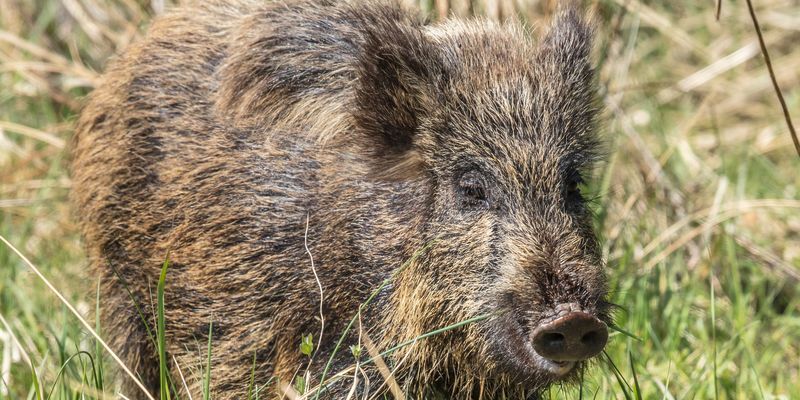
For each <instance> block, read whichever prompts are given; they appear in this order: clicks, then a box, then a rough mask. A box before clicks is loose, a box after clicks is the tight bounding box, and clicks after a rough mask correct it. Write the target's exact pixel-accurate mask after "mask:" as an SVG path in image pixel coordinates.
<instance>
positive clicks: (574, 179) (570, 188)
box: [566, 173, 584, 208]
mask: <svg viewBox="0 0 800 400" xmlns="http://www.w3.org/2000/svg"><path fill="white" fill-rule="evenodd" d="M583 183H584V180H583V177H581V175H580V174H579V173H574V174H572V175H571V176H570V177H569V178H567V182H566V197H567V203H568V204H569V206H570V207H571V208H579V207H580V206H582V205H583V195H582V194H581V188H580V186H581V185H582V184H583Z"/></svg>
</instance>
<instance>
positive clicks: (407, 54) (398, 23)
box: [354, 18, 442, 177]
mask: <svg viewBox="0 0 800 400" xmlns="http://www.w3.org/2000/svg"><path fill="white" fill-rule="evenodd" d="M370 22H372V23H371V24H370V26H369V27H367V28H366V32H365V33H364V45H363V47H362V51H361V53H360V56H359V60H358V67H357V71H358V85H357V88H356V92H355V101H356V107H355V108H356V109H355V110H354V117H355V123H356V126H357V128H358V129H359V130H360V132H359V137H358V140H359V141H361V142H362V143H363V145H364V147H365V151H367V152H368V153H370V156H371V157H374V158H375V160H376V165H375V166H376V167H377V170H378V171H384V173H383V175H386V176H395V177H401V176H406V175H408V174H409V173H412V172H413V171H414V170H415V169H417V167H419V166H420V164H421V161H420V160H419V157H418V155H417V154H416V152H415V151H414V141H415V137H416V135H417V133H418V131H419V123H420V116H421V115H422V114H423V113H425V112H426V110H430V109H431V105H432V104H434V100H433V97H434V90H433V88H434V87H435V86H436V81H437V80H438V79H441V75H442V68H441V63H439V62H438V61H437V59H438V58H437V56H436V51H435V49H434V46H433V44H432V43H430V42H429V41H428V40H427V39H426V38H425V37H424V34H423V32H422V30H421V26H420V25H419V24H418V23H416V24H415V23H414V22H410V21H408V20H407V19H406V20H403V19H394V18H381V19H379V20H377V21H375V20H373V21H370Z"/></svg>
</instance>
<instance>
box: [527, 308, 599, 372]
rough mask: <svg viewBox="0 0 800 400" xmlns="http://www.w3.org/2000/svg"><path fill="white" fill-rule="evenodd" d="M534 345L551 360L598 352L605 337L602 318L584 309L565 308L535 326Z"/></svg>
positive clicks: (535, 348)
mask: <svg viewBox="0 0 800 400" xmlns="http://www.w3.org/2000/svg"><path fill="white" fill-rule="evenodd" d="M532 338H533V348H534V350H536V352H537V353H538V354H539V355H540V356H542V357H544V358H546V359H549V360H553V361H582V360H586V359H589V358H591V357H594V356H595V355H597V354H598V353H600V352H601V351H602V350H603V348H604V347H605V345H606V341H608V329H607V327H606V324H605V323H604V322H603V321H600V320H599V319H598V318H597V317H594V316H592V315H590V314H588V313H586V312H583V311H568V312H566V313H561V314H559V315H558V316H557V317H556V318H555V319H553V320H551V321H548V322H545V323H543V324H541V325H539V326H538V327H537V328H536V329H534V331H533V334H532Z"/></svg>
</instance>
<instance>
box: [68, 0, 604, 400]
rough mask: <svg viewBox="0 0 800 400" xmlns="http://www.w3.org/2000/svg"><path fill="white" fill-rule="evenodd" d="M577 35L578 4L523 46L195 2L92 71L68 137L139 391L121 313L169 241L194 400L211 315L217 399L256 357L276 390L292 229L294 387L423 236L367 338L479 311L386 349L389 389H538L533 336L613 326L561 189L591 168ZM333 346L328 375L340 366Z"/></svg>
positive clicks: (175, 324)
mask: <svg viewBox="0 0 800 400" xmlns="http://www.w3.org/2000/svg"><path fill="white" fill-rule="evenodd" d="M590 39H591V31H590V29H589V28H588V26H587V25H586V24H585V23H584V22H582V21H581V19H580V18H579V16H578V14H577V12H576V11H574V10H566V11H563V12H562V13H560V14H559V17H557V20H556V21H555V23H554V25H553V27H552V28H551V30H550V32H549V33H547V35H545V36H544V37H543V39H542V40H541V42H540V43H538V44H537V43H535V42H534V41H533V40H532V39H531V38H530V37H529V35H528V34H527V33H526V32H525V31H524V30H523V29H522V28H521V27H520V26H518V25H517V24H515V23H507V24H502V25H501V24H494V23H489V22H486V21H480V20H476V21H460V20H453V21H448V22H444V23H442V24H438V25H424V24H423V23H421V22H420V21H419V20H418V19H417V18H416V17H414V16H413V15H412V14H411V13H409V12H406V11H404V10H402V9H400V8H398V7H397V6H395V5H391V4H383V3H373V2H369V3H362V2H353V3H337V2H333V1H326V0H313V1H289V2H286V3H271V2H263V1H260V0H259V1H257V0H236V1H231V2H227V1H225V2H224V1H211V2H201V3H200V4H198V5H194V6H189V7H184V8H179V9H176V10H174V11H173V12H171V13H169V14H167V15H166V16H163V17H161V18H159V19H158V20H157V21H156V22H154V24H153V26H152V27H151V28H150V30H149V33H148V34H147V36H146V38H145V39H144V40H142V41H140V42H138V43H136V44H134V45H133V46H132V47H131V48H130V49H128V50H127V51H126V53H125V54H124V55H122V56H121V57H119V59H117V60H114V61H113V62H112V63H111V65H110V66H109V68H108V71H107V72H106V74H105V76H104V81H103V83H102V85H100V87H99V88H98V89H97V90H96V91H95V92H94V93H93V94H92V95H91V96H90V98H89V100H88V103H87V105H86V107H85V109H84V110H83V112H82V115H81V118H80V121H79V123H78V127H77V134H76V137H75V141H74V149H73V155H74V162H73V165H72V171H73V177H74V193H73V198H74V203H75V206H76V210H77V214H78V215H79V218H80V220H81V223H82V227H83V233H84V237H85V240H86V244H87V249H88V254H89V258H90V260H91V264H92V271H93V272H95V273H97V274H99V275H100V276H101V277H102V296H103V300H102V313H103V319H104V321H105V328H104V329H105V333H106V336H107V337H109V338H110V339H111V341H112V342H113V346H114V348H115V349H117V350H118V351H119V353H120V355H121V356H122V358H123V360H125V361H126V362H127V364H128V365H129V366H130V367H131V368H132V369H133V370H134V371H136V372H137V373H138V374H140V375H141V377H142V381H143V382H144V383H145V384H146V385H147V386H148V387H149V388H151V390H153V392H154V393H156V389H157V387H158V376H157V371H158V369H157V362H156V361H155V360H156V358H155V354H156V353H155V350H154V348H153V346H152V345H151V342H150V341H149V339H148V338H147V334H146V331H145V328H144V325H143V324H142V322H141V321H140V318H139V316H138V314H137V313H136V310H135V308H134V306H133V304H134V300H135V301H136V302H138V303H139V304H140V305H141V306H142V308H143V310H144V312H145V314H146V315H147V317H148V319H149V320H148V323H149V324H150V325H151V326H154V319H153V318H152V315H153V313H154V311H153V310H154V307H153V303H154V300H153V292H154V291H155V286H156V283H157V280H158V276H159V271H160V267H161V264H162V262H163V260H164V258H165V257H166V256H167V254H169V258H170V260H171V262H172V266H171V268H170V270H169V274H168V278H167V288H166V317H167V345H168V349H167V350H168V354H169V357H170V360H172V357H174V358H175V359H176V360H177V362H178V363H179V364H180V366H181V369H182V370H183V371H184V375H188V376H187V381H188V384H189V389H190V391H192V392H194V397H195V398H199V394H198V391H199V390H200V378H199V376H200V373H199V368H200V366H201V365H202V363H203V361H204V350H203V349H204V347H205V343H206V340H207V338H206V335H207V331H208V324H209V323H210V322H211V321H213V323H214V335H213V348H214V349H213V360H212V363H213V365H212V368H213V372H212V392H213V394H214V398H216V399H234V398H243V396H244V394H245V393H246V390H247V387H248V382H249V379H250V371H251V368H252V365H253V359H254V357H255V363H256V364H255V365H256V369H255V381H256V383H259V384H263V383H265V382H266V381H267V380H268V379H269V378H270V377H271V376H273V375H274V376H277V377H279V378H280V379H281V380H282V381H283V382H288V381H290V380H291V379H292V376H293V375H294V374H295V373H296V372H297V371H298V369H300V370H301V371H302V368H304V367H305V363H307V357H305V356H303V355H302V354H300V352H299V350H298V346H299V343H300V338H301V336H302V335H304V334H314V337H315V340H314V341H315V342H316V338H317V336H318V334H319V331H320V320H319V316H318V314H319V313H318V307H319V302H320V292H319V289H318V287H317V282H316V280H315V279H314V275H313V272H312V269H311V263H310V259H309V256H308V254H307V252H306V249H305V246H304V242H305V239H306V235H305V228H306V221H307V220H308V221H309V231H308V235H307V240H308V244H309V250H310V253H311V254H312V255H313V257H314V260H315V266H316V269H317V272H318V275H319V279H320V283H321V285H322V287H323V293H324V300H323V304H324V310H323V315H324V317H325V330H324V335H323V337H322V341H321V344H322V345H321V347H320V349H319V352H318V353H317V354H316V355H315V357H314V363H313V364H312V365H311V367H310V369H311V372H312V373H311V377H312V379H319V376H320V373H321V370H322V368H323V367H324V363H325V361H326V360H327V359H328V357H329V356H330V354H331V351H332V349H333V347H334V344H335V342H336V340H337V339H338V337H339V335H340V333H341V332H342V330H343V329H344V326H345V325H346V324H347V322H348V321H349V320H350V318H351V317H352V316H353V315H354V314H355V312H356V310H357V309H358V307H359V305H360V304H361V303H362V302H363V301H364V300H365V299H366V298H367V297H368V296H369V294H370V292H371V291H372V290H373V289H374V288H376V287H378V286H379V285H380V283H381V282H382V281H384V280H385V279H387V278H388V277H390V276H391V275H392V273H393V272H394V271H395V270H396V269H397V268H398V267H399V266H400V265H401V264H402V263H403V262H404V261H406V260H408V259H409V258H410V257H411V256H412V254H414V252H415V251H417V250H419V249H420V248H422V247H424V246H425V245H426V244H429V243H431V242H432V241H435V244H433V246H432V247H431V249H430V250H429V251H427V252H426V253H425V254H424V255H422V256H421V257H420V258H419V259H417V260H416V261H415V262H413V263H411V264H410V265H409V266H408V267H407V268H406V269H404V270H402V271H401V272H400V273H398V274H397V276H396V279H395V280H394V281H392V283H391V284H390V285H388V286H387V287H386V288H385V289H384V290H382V291H381V292H380V294H379V295H378V297H377V299H376V300H375V303H374V304H373V305H372V306H371V307H370V308H369V309H368V310H367V312H366V313H365V315H364V316H363V319H362V322H363V326H364V329H365V332H366V333H368V334H369V335H370V337H371V338H373V339H374V340H376V342H378V344H379V346H381V347H382V348H388V347H391V346H392V345H394V344H397V343H400V342H403V341H405V340H407V339H410V338H414V337H416V336H418V335H421V334H423V333H425V332H428V331H431V330H434V329H437V328H440V327H443V326H446V325H449V324H454V323H457V322H459V321H462V320H465V319H468V318H471V317H475V316H477V315H484V314H489V315H491V317H490V318H488V319H486V320H483V321H480V322H478V323H475V324H472V325H468V326H466V327H462V328H459V329H455V330H452V331H449V332H446V333H444V334H441V335H437V336H434V337H431V338H429V339H426V340H422V341H420V342H418V343H417V344H416V345H414V346H409V347H407V348H404V349H402V350H400V351H398V352H397V353H395V354H394V355H392V356H389V357H388V358H387V361H389V362H390V363H397V362H400V361H401V360H402V362H400V367H399V368H398V370H397V375H396V377H397V381H398V383H399V384H400V385H401V387H402V388H403V389H404V390H405V391H407V392H408V393H409V394H410V395H411V396H412V397H413V398H422V397H425V396H427V395H429V394H430V393H433V392H434V391H438V392H442V393H446V394H449V395H451V396H453V397H454V398H464V397H476V398H479V397H482V398H484V399H492V398H500V397H501V395H506V396H508V398H520V397H525V396H529V395H531V394H535V393H536V392H537V391H538V390H541V389H542V388H544V387H546V386H547V385H548V384H550V383H551V382H553V381H554V380H556V379H557V378H556V377H553V376H551V375H549V374H548V373H547V372H546V371H543V370H541V369H538V368H537V367H536V364H535V363H534V362H533V361H532V360H531V358H530V354H528V352H529V349H528V347H529V344H528V342H529V335H530V331H531V330H532V329H533V328H534V327H535V326H536V325H537V324H538V323H539V322H540V321H542V320H543V319H545V318H547V317H549V316H551V315H552V314H553V313H554V307H555V306H556V305H558V304H562V303H575V304H578V305H579V307H580V308H581V309H583V310H585V311H586V312H589V313H592V314H594V315H597V316H599V317H600V318H602V319H607V318H608V317H607V310H606V309H607V305H606V303H605V302H604V300H603V299H604V297H605V293H606V289H605V276H604V273H603V264H602V261H601V259H600V257H599V252H598V246H597V243H596V239H595V235H594V233H593V232H592V228H591V218H590V215H589V211H588V210H587V207H586V206H585V205H584V200H583V199H582V198H581V195H580V193H579V192H578V191H577V189H576V185H577V184H578V183H580V176H581V174H584V173H586V172H587V171H589V170H590V168H591V164H592V162H593V161H594V160H595V159H596V147H597V138H596V135H595V122H594V120H595V114H596V107H595V101H594V96H593V74H592V69H591V66H590V62H589V53H590V46H591V45H590ZM117 274H118V275H119V276H118V275H117ZM123 282H124V283H125V284H126V285H127V286H128V289H129V290H130V295H129V293H128V289H126V288H125V285H124V284H123ZM131 295H132V297H133V299H132V298H131ZM356 340H357V334H354V335H351V337H350V338H349V339H348V342H347V343H346V344H347V345H348V346H349V345H350V344H354V343H355V342H356ZM343 348H344V349H345V350H343V351H340V352H339V355H338V356H337V358H336V362H335V365H334V366H335V368H334V370H338V369H341V368H343V367H345V366H347V365H350V364H352V363H353V362H354V360H353V356H352V354H350V351H349V350H346V349H347V347H343ZM172 370H173V371H174V370H175V368H174V367H173V368H172ZM576 370H577V369H576ZM370 371H371V370H370ZM370 373H371V374H372V375H371V376H372V377H373V378H374V379H373V380H372V381H373V382H372V390H373V391H374V390H377V387H378V386H380V385H379V383H376V382H379V381H380V378H379V375H375V374H374V371H371V372H370ZM573 375H574V374H573ZM175 378H176V379H177V376H175ZM312 383H317V382H316V381H315V382H312ZM178 386H180V385H178ZM348 388H349V383H348V382H344V383H342V384H340V385H338V386H335V387H333V388H332V389H331V390H330V391H328V392H326V395H329V396H331V397H332V398H342V397H343V393H346V391H347V390H348ZM384 389H385V386H384ZM125 390H126V392H125V394H126V395H129V396H131V395H132V396H136V395H138V393H136V390H135V389H134V388H133V387H132V386H126V389H125ZM361 390H365V388H364V387H362V388H361Z"/></svg>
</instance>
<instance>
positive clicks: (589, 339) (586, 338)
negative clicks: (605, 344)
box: [581, 331, 600, 346]
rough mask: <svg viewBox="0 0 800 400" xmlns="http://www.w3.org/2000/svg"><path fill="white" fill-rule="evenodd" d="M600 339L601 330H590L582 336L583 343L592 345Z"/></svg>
mask: <svg viewBox="0 0 800 400" xmlns="http://www.w3.org/2000/svg"><path fill="white" fill-rule="evenodd" d="M599 340H600V332H598V331H590V332H587V333H585V334H584V335H583V337H581V343H583V344H585V345H587V346H592V345H594V344H595V343H597V342H598V341H599Z"/></svg>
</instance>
